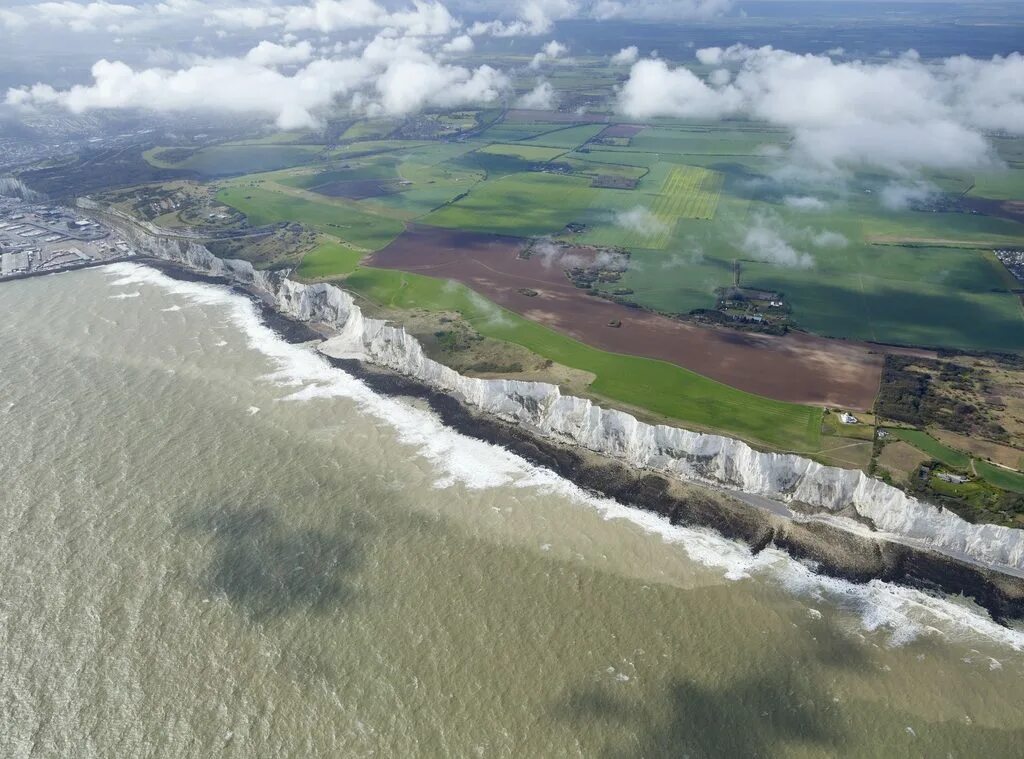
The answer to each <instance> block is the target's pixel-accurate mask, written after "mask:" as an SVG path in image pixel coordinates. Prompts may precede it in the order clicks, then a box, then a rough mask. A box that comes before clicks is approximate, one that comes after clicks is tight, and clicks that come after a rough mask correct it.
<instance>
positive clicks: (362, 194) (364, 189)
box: [313, 179, 402, 200]
mask: <svg viewBox="0 0 1024 759" xmlns="http://www.w3.org/2000/svg"><path fill="white" fill-rule="evenodd" d="M401 190H402V186H401V184H400V183H399V182H398V181H393V180H379V179H354V180H348V181H344V180H343V181H338V182H328V183H327V184H322V185H318V186H317V187H314V188H313V192H316V193H319V194H320V195H327V196H328V197H331V198H347V199H349V200H366V199H367V198H380V197H383V196H385V195H394V194H395V193H396V192H401Z"/></svg>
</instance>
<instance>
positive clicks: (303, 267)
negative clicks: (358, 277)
mask: <svg viewBox="0 0 1024 759" xmlns="http://www.w3.org/2000/svg"><path fill="white" fill-rule="evenodd" d="M362 258H363V253H362V252H360V251H358V250H353V249H352V248H349V247H347V246H345V245H342V244H341V243H337V242H325V243H321V244H320V245H318V246H317V247H316V248H314V249H313V250H311V251H309V252H308V253H306V255H304V256H303V257H302V263H301V264H300V265H299V268H298V269H296V271H295V274H296V275H297V276H298V278H299V279H305V280H311V279H314V280H315V279H333V278H335V277H343V276H345V275H347V274H351V273H352V272H354V271H355V270H356V267H357V266H359V262H360V260H362Z"/></svg>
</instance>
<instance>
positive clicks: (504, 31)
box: [469, 0, 580, 37]
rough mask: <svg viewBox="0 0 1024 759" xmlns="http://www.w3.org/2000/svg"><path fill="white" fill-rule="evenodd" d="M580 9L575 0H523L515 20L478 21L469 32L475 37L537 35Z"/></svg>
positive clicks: (545, 31)
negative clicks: (486, 35) (487, 35)
mask: <svg viewBox="0 0 1024 759" xmlns="http://www.w3.org/2000/svg"><path fill="white" fill-rule="evenodd" d="M579 10H580V6H579V3H577V2H576V1H575V0H521V2H520V3H519V5H518V9H517V17H516V19H515V20H514V21H501V20H495V21H487V22H479V21H478V22H477V23H475V24H473V26H472V27H470V29H469V33H470V34H471V35H473V36H474V37H478V36H480V35H485V34H489V35H491V36H494V37H536V36H538V35H541V34H547V33H548V32H550V31H551V29H552V28H553V27H554V25H555V22H556V21H561V20H562V19H566V18H573V17H575V16H576V15H577V14H578V13H579Z"/></svg>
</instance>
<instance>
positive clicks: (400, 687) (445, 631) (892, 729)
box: [0, 265, 1024, 757]
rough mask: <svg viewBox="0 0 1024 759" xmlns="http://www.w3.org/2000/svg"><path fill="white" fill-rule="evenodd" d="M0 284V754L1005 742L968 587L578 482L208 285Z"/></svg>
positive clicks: (132, 268) (1007, 690) (497, 753)
mask: <svg viewBox="0 0 1024 759" xmlns="http://www.w3.org/2000/svg"><path fill="white" fill-rule="evenodd" d="M0 313H2V318H0V710H2V712H0V756H3V757H150V756H152V757H210V756H218V757H257V756H258V757H264V756H265V757H358V756H375V757H376V756H396V757H411V756H429V757H433V756H458V757H461V756H466V757H478V756H479V757H561V756H580V757H602V756H609V757H620V756H622V757H627V756H628V757H632V756H647V757H656V756H691V757H701V756H730V757H736V756H806V757H817V756H830V755H843V756H878V757H898V756H942V757H945V756H955V757H956V756H962V757H970V756H988V757H997V756H1008V757H1009V756H1019V755H1020V751H1021V746H1022V745H1024V743H1022V741H1024V709H1022V708H1021V704H1022V703H1024V677H1022V674H1024V635H1022V634H1020V633H1018V632H1017V631H1015V630H1013V629H1007V628H1004V627H1000V626H999V625H996V624H994V623H993V622H992V621H991V620H989V619H988V618H987V617H986V616H985V615H984V613H983V612H980V611H979V610H978V609H977V608H975V607H973V605H972V604H970V603H967V602H964V601H959V600H956V599H947V598H939V597H933V596H930V595H927V594H924V593H921V592H919V591H914V590H909V589H906V588H900V587H896V586H891V585H887V584H885V583H877V582H876V583H871V584H868V585H862V586H858V585H853V584H850V583H845V582H842V581H836V580H827V579H823V578H820V577H818V576H816V575H814V574H813V573H812V572H811V571H809V570H808V569H807V568H806V567H804V566H803V565H801V564H799V563H797V562H795V561H793V560H791V559H789V558H788V557H786V556H785V555H783V554H782V553H780V552H777V551H774V550H768V551H765V552H763V553H762V554H760V555H757V556H754V555H751V553H750V552H749V551H748V550H747V549H746V548H745V547H743V546H740V545H738V544H736V543H732V542H730V541H726V540H723V539H721V538H720V537H717V536H716V535H714V534H713V533H711V532H707V531H703V530H688V529H682V528H674V527H670V526H669V525H668V524H667V523H665V522H663V521H661V520H660V519H658V518H656V517H655V516H653V515H650V514H646V513H642V512H638V511H634V510H632V509H629V508H627V507H625V506H623V505H621V504H617V503H614V502H611V501H607V500H602V499H598V498H595V497H593V496H591V495H589V494H587V493H584V492H582V491H580V490H579V489H577V488H576V487H574V486H573V485H572V484H570V483H568V482H566V481H564V480H561V479H559V478H557V477H555V476H554V475H552V474H551V473H550V472H547V471H545V470H542V469H538V468H537V467H534V466H532V465H530V464H528V463H527V462H525V461H523V460H521V459H519V458H517V457H516V456H513V455H511V454H510V453H508V452H506V451H504V450H502V449H500V448H497V447H494V446H490V445H487V444H484V443H481V442H477V441H474V440H470V439H468V438H466V437H463V436H461V435H459V434H457V433H455V432H454V431H451V430H449V429H446V428H445V427H444V426H443V425H441V424H440V422H439V421H438V420H437V419H436V418H435V417H434V416H433V415H432V414H431V412H430V411H429V409H426V408H424V407H423V406H422V404H420V403H418V402H416V401H412V400H407V399H402V398H389V397H384V396H381V395H378V394H375V393H374V392H372V391H371V390H369V389H368V388H367V387H366V386H364V385H363V384H362V383H361V382H359V381H358V380H356V379H354V378H352V377H350V376H348V375H346V374H345V373H344V372H342V371H340V370H337V369H334V368H332V367H330V366H329V365H327V364H326V363H325V362H324V361H322V360H321V359H320V358H319V357H318V356H317V355H316V354H315V352H314V351H313V350H312V349H311V348H310V347H306V346H296V345H289V344H287V343H285V342H283V341H282V340H280V339H279V338H278V337H277V336H276V335H275V334H274V333H273V332H271V331H270V330H269V329H267V328H266V327H265V326H263V325H262V324H261V323H260V321H259V318H258V315H257V311H256V310H255V309H254V307H253V306H252V304H251V303H250V302H249V301H248V300H247V299H245V298H243V297H241V296H238V295H235V294H232V293H231V292H229V291H227V290H226V289H224V288H220V287H215V286H210V285H205V284H194V283H182V282H177V281H174V280H171V279H169V278H167V277H166V276H164V275H163V274H160V273H157V272H155V271H153V270H151V269H147V268H145V267H141V266H136V265H116V266H112V267H107V268H104V269H96V270H89V271H82V272H76V273H73V274H64V275H55V276H49V277H44V278H39V279H33V280H25V281H19V282H14V283H8V284H4V285H0Z"/></svg>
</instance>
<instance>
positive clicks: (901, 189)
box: [878, 182, 939, 211]
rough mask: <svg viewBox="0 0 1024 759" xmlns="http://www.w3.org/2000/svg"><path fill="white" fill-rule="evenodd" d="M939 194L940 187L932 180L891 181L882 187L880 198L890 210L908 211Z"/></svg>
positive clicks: (883, 205) (884, 206)
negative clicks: (932, 182)
mask: <svg viewBox="0 0 1024 759" xmlns="http://www.w3.org/2000/svg"><path fill="white" fill-rule="evenodd" d="M938 194H939V188H938V187H936V186H935V185H933V184H931V183H930V182H890V183H889V184H887V185H886V186H885V187H883V188H882V191H881V192H880V193H879V194H878V200H879V202H880V203H881V204H882V207H883V208H887V209H888V210H890V211H906V210H907V209H908V208H910V207H911V206H913V205H917V204H919V203H924V202H926V201H928V200H931V199H932V198H934V197H935V196H936V195H938Z"/></svg>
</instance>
